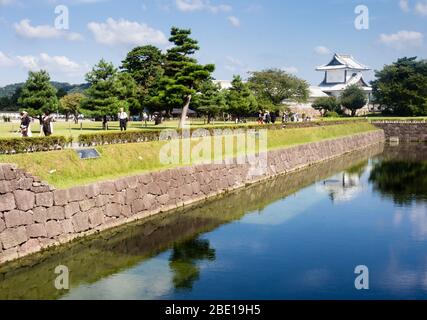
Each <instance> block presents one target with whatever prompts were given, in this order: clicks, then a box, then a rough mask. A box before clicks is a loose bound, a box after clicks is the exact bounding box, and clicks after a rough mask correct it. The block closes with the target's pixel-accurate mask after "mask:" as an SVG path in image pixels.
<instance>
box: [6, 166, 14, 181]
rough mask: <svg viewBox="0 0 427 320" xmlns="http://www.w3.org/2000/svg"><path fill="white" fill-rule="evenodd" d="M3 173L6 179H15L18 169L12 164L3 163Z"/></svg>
mask: <svg viewBox="0 0 427 320" xmlns="http://www.w3.org/2000/svg"><path fill="white" fill-rule="evenodd" d="M3 175H4V179H6V180H14V179H16V178H17V176H16V171H15V169H14V168H13V167H12V166H11V165H3Z"/></svg>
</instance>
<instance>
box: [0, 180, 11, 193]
mask: <svg viewBox="0 0 427 320" xmlns="http://www.w3.org/2000/svg"><path fill="white" fill-rule="evenodd" d="M12 191H13V190H12V184H11V183H10V181H7V180H0V194H4V193H8V192H12Z"/></svg>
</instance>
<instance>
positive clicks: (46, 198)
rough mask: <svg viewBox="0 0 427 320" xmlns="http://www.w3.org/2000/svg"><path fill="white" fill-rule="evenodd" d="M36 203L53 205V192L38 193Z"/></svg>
mask: <svg viewBox="0 0 427 320" xmlns="http://www.w3.org/2000/svg"><path fill="white" fill-rule="evenodd" d="M36 205H37V206H41V207H51V206H53V193H52V192H46V193H38V194H36Z"/></svg>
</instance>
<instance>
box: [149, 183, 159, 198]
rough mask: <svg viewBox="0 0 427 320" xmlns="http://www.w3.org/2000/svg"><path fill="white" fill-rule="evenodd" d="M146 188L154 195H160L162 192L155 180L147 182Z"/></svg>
mask: <svg viewBox="0 0 427 320" xmlns="http://www.w3.org/2000/svg"><path fill="white" fill-rule="evenodd" d="M147 188H148V192H149V193H150V194H153V195H156V196H160V195H161V194H162V190H160V187H159V185H158V184H157V183H156V182H151V183H150V184H148V186H147Z"/></svg>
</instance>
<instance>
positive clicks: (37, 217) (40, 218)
mask: <svg viewBox="0 0 427 320" xmlns="http://www.w3.org/2000/svg"><path fill="white" fill-rule="evenodd" d="M32 211H33V220H34V222H38V223H45V222H46V221H47V209H46V208H44V207H36V208H34V209H33V210H32Z"/></svg>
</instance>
